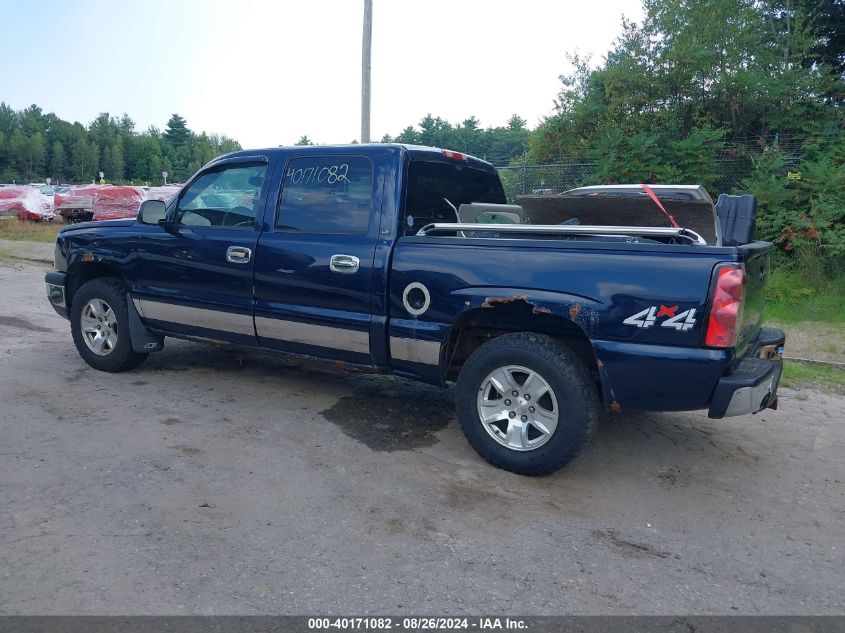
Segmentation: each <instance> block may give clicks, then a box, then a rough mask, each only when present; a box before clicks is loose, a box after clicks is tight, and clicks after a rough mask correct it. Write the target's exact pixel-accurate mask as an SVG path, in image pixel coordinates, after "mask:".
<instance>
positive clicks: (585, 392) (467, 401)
mask: <svg viewBox="0 0 845 633" xmlns="http://www.w3.org/2000/svg"><path fill="white" fill-rule="evenodd" d="M513 365H516V366H521V367H525V368H527V369H530V370H532V371H535V372H537V373H538V374H539V375H540V376H541V377H542V378H543V379H544V380H545V381H546V383H547V384H548V386H549V387H551V391H552V392H553V395H554V397H555V398H556V400H557V408H558V422H557V427H556V428H555V429H554V431H553V432H552V433H551V437H550V438H548V439H547V440H545V443H544V444H542V445H540V446H538V447H537V448H533V449H528V450H515V449H512V448H508V447H507V446H505V445H503V444H501V443H500V442H499V441H497V440H496V439H495V438H494V437H493V436H492V435H491V434H490V432H488V431H487V429H486V428H485V426H484V425H483V424H482V422H481V417H480V415H479V412H478V404H477V397H478V394H479V391H481V390H482V389H483V388H484V384H485V381H486V379H487V377H488V376H489V375H490V374H491V373H492V372H493V371H494V370H496V369H497V368H501V367H505V366H513ZM455 398H456V408H457V412H458V419H459V421H460V424H461V429H462V430H463V432H464V435H465V436H466V438H467V440H468V441H469V443H470V444H471V445H472V447H473V448H474V449H475V450H476V451H477V452H478V454H479V455H481V457H483V458H484V459H486V460H487V461H488V462H490V463H491V464H493V465H494V466H496V467H497V468H502V469H504V470H509V471H511V472H514V473H518V474H520V475H531V476H540V475H549V474H551V473H553V472H555V471H557V470H560V469H561V468H563V467H564V466H566V465H567V464H568V463H569V462H570V461H572V460H573V459H574V458H575V457H576V456H577V455H578V453H580V452H581V449H582V448H583V447H584V446H585V444H586V443H587V442H588V440H589V439H590V437H591V436H592V434H593V431H594V430H595V427H596V424H597V423H598V417H599V402H598V394H597V393H596V387H595V385H594V384H593V382H592V380H591V379H590V375H589V372H588V371H587V367H586V366H585V365H584V363H583V362H582V361H581V359H580V358H579V357H578V356H577V355H576V354H575V353H574V352H573V351H572V350H571V349H569V348H568V347H566V346H565V345H563V344H561V343H559V342H558V341H556V340H555V339H553V338H551V337H549V336H545V335H542V334H533V333H522V332H521V333H514V334H505V335H503V336H499V337H497V338H495V339H493V340H492V341H489V342H488V343H485V344H484V345H482V346H481V347H479V348H478V349H477V350H475V351H474V352H473V353H472V355H471V356H470V357H469V358H468V359H467V361H466V362H465V363H464V366H463V368H462V370H461V373H460V375H459V376H458V383H457V388H456V390H455ZM504 422H505V423H507V421H504Z"/></svg>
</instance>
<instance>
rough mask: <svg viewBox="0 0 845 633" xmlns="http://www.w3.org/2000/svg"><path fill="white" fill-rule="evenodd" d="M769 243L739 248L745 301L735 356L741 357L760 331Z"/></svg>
mask: <svg viewBox="0 0 845 633" xmlns="http://www.w3.org/2000/svg"><path fill="white" fill-rule="evenodd" d="M771 248H772V244H771V243H770V242H752V243H751V244H745V245H743V246H739V247H738V249H739V253H740V256H741V258H742V262H743V263H744V264H745V301H744V305H743V311H742V321H741V323H740V330H739V339H738V341H737V346H736V351H737V356H742V354H743V353H744V351H745V349H746V348H747V347H748V344H749V343H751V342H752V341H753V340H754V339H755V337H756V336H757V333H758V332H759V331H760V327H761V322H762V315H763V303H764V301H765V298H766V282H767V281H768V278H769V250H770V249H771Z"/></svg>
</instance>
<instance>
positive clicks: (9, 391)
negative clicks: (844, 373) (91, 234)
mask: <svg viewBox="0 0 845 633" xmlns="http://www.w3.org/2000/svg"><path fill="white" fill-rule="evenodd" d="M44 270H45V269H44V268H41V267H38V266H34V265H29V264H17V263H9V262H0V296H2V298H3V301H2V304H0V439H1V440H2V442H1V443H0V453H1V454H2V457H0V509H2V511H0V613H2V614H286V613H288V614H335V613H346V614H349V613H358V614H361V613H390V614H406V613H416V614H442V615H456V614H460V613H496V614H498V613H512V614H523V615H525V614H562V613H567V614H587V613H594V614H598V613H602V614H680V613H686V614H713V613H716V614H722V613H727V614H843V613H845V597H843V587H845V556H843V548H845V540H843V538H842V537H843V534H845V485H843V484H845V448H844V447H845V429H843V421H845V398H843V397H841V396H835V395H829V394H822V393H817V392H811V391H802V392H800V393H799V392H794V391H789V390H786V391H785V392H784V393H783V394H782V397H781V401H780V402H781V406H780V410H778V411H766V412H764V413H762V414H759V415H756V416H753V417H750V416H749V417H742V418H733V419H728V420H723V421H714V420H709V419H707V417H706V415H705V414H703V413H681V414H642V413H623V414H620V415H615V416H612V417H608V418H606V419H605V420H603V422H602V424H601V426H600V428H599V431H598V433H597V437H596V440H595V442H594V443H593V444H592V445H591V446H590V447H589V448H588V449H587V450H586V451H585V452H584V453H583V454H582V455H581V457H579V458H578V460H577V461H576V462H574V463H573V464H572V465H571V466H570V467H569V468H567V469H566V470H564V471H562V472H560V473H558V474H556V475H554V476H552V477H547V478H543V479H530V478H524V477H519V476H516V475H512V474H509V473H506V472H503V471H499V470H496V469H494V468H492V467H490V466H489V465H487V464H486V463H485V462H483V461H482V460H481V459H480V458H478V457H477V456H476V455H475V453H474V452H473V451H472V450H471V449H470V448H469V446H468V445H467V443H466V442H465V441H464V439H463V437H462V435H461V433H460V430H459V429H458V427H457V424H456V422H455V418H454V414H453V407H452V393H451V391H449V390H440V389H436V388H432V387H427V386H423V385H418V384H414V383H410V382H406V381H403V380H398V379H392V378H379V377H372V376H348V375H335V374H330V373H324V372H320V371H316V370H313V369H311V370H307V369H298V368H296V367H293V366H290V365H288V364H286V363H285V362H284V361H282V360H279V359H277V358H270V357H264V356H261V355H258V354H249V355H246V356H244V357H242V358H241V357H238V356H237V355H235V354H233V353H232V352H230V351H226V350H224V349H221V348H216V347H212V346H202V345H195V344H190V343H184V342H178V341H172V340H168V342H167V345H166V349H165V351H164V352H162V353H160V354H157V355H153V356H151V357H150V359H149V360H148V362H147V363H146V364H145V365H142V366H141V367H140V368H138V369H137V370H134V371H132V372H129V373H125V374H119V375H109V374H105V373H98V372H96V371H94V370H92V369H89V368H88V367H87V366H86V365H85V364H84V363H83V361H82V360H81V359H80V358H79V356H78V355H77V353H76V351H75V349H74V348H73V344H72V342H71V337H70V332H69V328H68V324H67V322H66V321H64V320H62V319H60V318H59V317H58V316H57V315H55V313H54V312H53V311H52V309H51V308H50V307H49V305H48V303H47V301H46V298H45V296H44V295H45V293H44V289H43V284H42V278H43V272H44Z"/></svg>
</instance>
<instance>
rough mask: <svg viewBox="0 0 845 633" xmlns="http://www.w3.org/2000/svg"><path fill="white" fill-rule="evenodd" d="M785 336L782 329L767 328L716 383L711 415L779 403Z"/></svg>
mask: <svg viewBox="0 0 845 633" xmlns="http://www.w3.org/2000/svg"><path fill="white" fill-rule="evenodd" d="M784 341H785V337H784V334H783V332H782V331H780V330H776V329H774V328H765V329H764V330H762V331H761V332H760V335H759V336H758V337H757V340H756V341H755V342H754V344H753V345H752V346H751V347H750V348H749V354H747V355H746V356H745V357H744V358H742V359H741V360H740V361H739V362H738V363H737V364H736V366H735V367H734V369H733V371H732V372H731V373H730V374H729V375H727V376H724V377H723V378H721V379H720V380H719V382H718V383H717V384H716V389H715V390H714V391H713V399H712V400H711V401H710V409H709V411H708V412H707V416H708V417H710V418H728V417H731V416H735V415H746V414H748V413H757V412H758V411H762V410H763V409H765V408H767V407H768V408H771V409H774V408H776V407H777V400H778V398H777V393H778V386H779V385H780V376H781V373H782V371H783V361H781V359H780V353H775V352H774V350H779V349H781V348H782V346H783V343H784Z"/></svg>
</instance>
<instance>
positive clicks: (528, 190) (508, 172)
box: [496, 158, 752, 203]
mask: <svg viewBox="0 0 845 633" xmlns="http://www.w3.org/2000/svg"><path fill="white" fill-rule="evenodd" d="M717 166H718V167H717V178H716V180H715V181H714V182H713V183H671V184H692V185H697V184H704V186H705V187H706V189H707V191H708V192H709V193H710V195H711V196H712V197H713V198H714V199H715V198H716V197H717V196H718V195H719V194H720V193H733V192H734V191H736V190H738V189H741V188H742V181H743V180H745V179H746V178H748V176H749V175H750V174H751V168H752V163H751V159H750V158H732V159H722V160H719V161H717ZM496 169H498V171H499V177H500V178H501V179H502V185H503V186H504V188H505V195H506V196H507V199H508V202H509V203H514V202H516V197H517V196H521V195H537V196H541V195H554V194H556V193H561V192H563V191H567V190H568V189H574V188H575V187H584V186H587V185H601V184H606V183H602V182H601V181H600V180H599V178H598V176H597V173H596V163H591V162H583V163H559V164H553V165H536V164H529V163H525V164H522V165H506V166H499V167H496ZM667 184H670V183H667Z"/></svg>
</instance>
